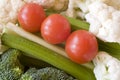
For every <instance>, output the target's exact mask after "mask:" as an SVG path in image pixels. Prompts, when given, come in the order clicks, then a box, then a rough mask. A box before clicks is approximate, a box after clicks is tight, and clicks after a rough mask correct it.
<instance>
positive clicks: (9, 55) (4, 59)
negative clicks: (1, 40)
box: [0, 49, 23, 80]
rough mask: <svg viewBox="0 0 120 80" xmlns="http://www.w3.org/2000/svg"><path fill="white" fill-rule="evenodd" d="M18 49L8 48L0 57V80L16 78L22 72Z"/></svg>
mask: <svg viewBox="0 0 120 80" xmlns="http://www.w3.org/2000/svg"><path fill="white" fill-rule="evenodd" d="M19 56H20V52H19V50H16V49H9V50H7V51H5V52H4V53H3V55H2V56H1V58H0V80H18V79H19V78H20V76H21V74H22V73H23V66H22V65H21V64H20V62H19V60H18V57H19Z"/></svg>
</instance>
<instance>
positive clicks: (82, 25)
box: [66, 17, 89, 31]
mask: <svg viewBox="0 0 120 80" xmlns="http://www.w3.org/2000/svg"><path fill="white" fill-rule="evenodd" d="M66 18H67V19H68V21H69V22H70V24H71V26H72V27H71V28H72V30H73V31H74V30H78V29H84V30H89V24H88V23H87V22H85V21H81V20H79V19H75V18H71V17H66Z"/></svg>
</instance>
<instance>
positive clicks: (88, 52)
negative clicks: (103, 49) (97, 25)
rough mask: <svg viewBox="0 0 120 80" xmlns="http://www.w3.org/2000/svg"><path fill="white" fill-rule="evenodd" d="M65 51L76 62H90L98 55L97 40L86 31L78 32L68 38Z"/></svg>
mask: <svg viewBox="0 0 120 80" xmlns="http://www.w3.org/2000/svg"><path fill="white" fill-rule="evenodd" d="M65 50H66V52H67V54H68V56H69V57H70V59H71V60H73V61H74V62H77V63H86V62H90V61H91V60H93V58H94V57H95V56H96V55H97V53H98V43H97V39H96V37H95V36H94V35H93V34H92V33H90V32H88V31H86V30H76V31H75V32H73V33H72V34H71V35H70V36H69V37H68V39H67V41H66V46H65Z"/></svg>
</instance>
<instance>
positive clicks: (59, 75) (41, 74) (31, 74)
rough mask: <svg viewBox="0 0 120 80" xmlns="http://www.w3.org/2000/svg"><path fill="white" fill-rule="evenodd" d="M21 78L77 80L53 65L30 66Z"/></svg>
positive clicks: (22, 79) (23, 79)
mask: <svg viewBox="0 0 120 80" xmlns="http://www.w3.org/2000/svg"><path fill="white" fill-rule="evenodd" d="M20 80H76V79H74V78H73V77H71V76H69V75H68V74H66V73H65V72H64V71H61V70H58V69H56V68H52V67H46V68H42V69H39V70H37V69H35V68H30V69H29V70H28V71H27V72H25V74H23V75H22V77H21V78H20Z"/></svg>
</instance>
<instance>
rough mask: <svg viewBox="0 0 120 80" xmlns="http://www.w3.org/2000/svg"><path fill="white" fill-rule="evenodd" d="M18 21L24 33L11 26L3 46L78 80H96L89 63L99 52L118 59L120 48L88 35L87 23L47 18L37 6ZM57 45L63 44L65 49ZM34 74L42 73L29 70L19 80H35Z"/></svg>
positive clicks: (22, 12)
mask: <svg viewBox="0 0 120 80" xmlns="http://www.w3.org/2000/svg"><path fill="white" fill-rule="evenodd" d="M18 21H19V23H20V26H21V27H22V28H23V29H22V28H20V27H18V26H16V25H14V24H11V23H9V24H8V25H7V26H6V27H5V31H4V33H3V34H2V36H1V39H2V44H4V45H6V46H9V47H11V48H15V49H17V50H18V51H19V50H20V51H22V52H24V53H23V54H24V55H27V56H30V57H32V58H36V59H38V60H42V61H45V62H47V63H49V64H50V65H52V66H54V67H57V68H59V69H61V70H63V71H65V72H67V73H68V74H70V75H71V76H73V77H75V78H76V79H78V80H95V76H94V74H93V71H92V70H93V67H92V66H93V64H90V63H91V62H90V61H91V60H92V59H93V58H94V57H95V56H96V55H97V52H98V48H99V50H103V51H107V52H109V53H111V55H112V56H114V57H117V58H119V56H118V55H119V54H118V53H119V48H120V45H119V44H117V43H108V42H103V41H101V40H99V39H96V37H95V36H94V35H93V34H92V33H90V32H88V31H87V30H88V29H89V24H88V23H86V22H83V21H80V20H77V19H74V18H70V17H64V16H62V15H60V14H52V15H49V16H48V17H46V15H45V12H44V10H43V8H42V7H41V6H40V5H38V4H35V3H28V4H25V5H24V6H23V8H21V10H20V12H19V13H18ZM78 29H84V30H78ZM30 32H32V33H30ZM37 32H40V36H37V35H35V34H34V33H37ZM41 37H42V38H43V39H44V40H43V39H42V38H41ZM57 44H62V45H63V46H64V47H60V46H58V45H57ZM116 45H117V47H115V46H116ZM109 49H111V50H109ZM113 53H114V54H113ZM23 63H24V61H23ZM83 63H87V64H90V65H84V64H83ZM4 66H5V65H4ZM47 69H48V68H47ZM45 70H46V69H45ZM50 70H52V69H51V68H50ZM40 71H41V70H40ZM29 72H31V73H30V74H29ZM34 72H35V73H37V75H39V71H38V72H37V71H36V69H30V70H28V72H26V73H25V75H24V74H23V76H22V78H21V79H20V80H24V79H29V78H26V77H27V76H26V75H29V76H32V77H33V78H32V79H31V80H34V75H32V73H34ZM21 74H22V73H21ZM48 74H49V73H48ZM52 74H54V73H52ZM19 78H20V77H19ZM54 78H55V77H54ZM54 78H52V79H51V80H53V79H54ZM7 79H8V78H7ZM43 79H44V78H43ZM45 79H46V78H45ZM68 80H74V79H73V78H70V79H68Z"/></svg>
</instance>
